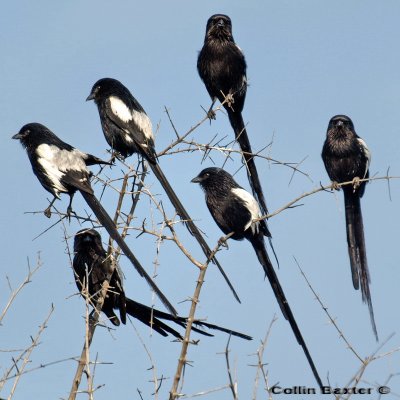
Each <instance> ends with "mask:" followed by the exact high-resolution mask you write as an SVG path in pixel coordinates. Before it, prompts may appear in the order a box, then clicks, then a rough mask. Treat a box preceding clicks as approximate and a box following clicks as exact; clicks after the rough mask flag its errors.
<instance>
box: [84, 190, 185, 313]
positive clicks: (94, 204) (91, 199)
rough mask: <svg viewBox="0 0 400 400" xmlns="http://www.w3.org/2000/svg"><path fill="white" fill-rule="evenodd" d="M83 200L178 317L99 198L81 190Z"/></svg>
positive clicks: (166, 305)
mask: <svg viewBox="0 0 400 400" xmlns="http://www.w3.org/2000/svg"><path fill="white" fill-rule="evenodd" d="M80 192H81V194H82V196H83V198H84V199H85V201H86V203H87V204H88V205H89V207H90V208H91V209H92V211H93V212H94V213H95V215H96V217H97V219H98V220H99V222H100V223H101V224H102V225H103V226H104V228H106V230H107V232H108V234H109V235H110V236H111V237H112V238H113V239H114V240H115V241H116V242H117V243H118V246H119V247H120V248H121V249H122V251H123V252H124V254H125V255H126V256H127V257H128V258H129V260H130V261H131V263H132V264H133V266H134V267H135V268H136V270H137V271H138V273H139V274H140V276H142V277H143V278H145V279H146V281H147V283H148V284H149V285H150V287H151V288H152V289H153V290H154V292H155V293H156V294H157V296H158V297H159V298H160V300H161V301H162V302H163V304H164V305H165V307H166V308H167V309H168V310H169V311H170V312H171V313H172V314H174V315H177V312H176V310H175V308H174V307H173V306H172V304H171V303H170V302H169V301H168V299H167V298H166V297H165V295H164V294H163V293H162V292H161V290H160V289H159V288H158V287H157V285H156V284H155V283H154V281H153V280H152V279H151V277H150V276H149V275H148V274H147V272H146V271H145V270H144V268H143V267H142V265H141V264H140V262H139V261H138V260H137V258H136V257H135V256H134V255H133V253H132V251H131V250H130V249H129V247H128V245H127V244H126V243H125V241H124V239H122V237H121V235H120V234H119V233H118V231H117V229H116V227H115V225H114V222H113V221H112V219H111V218H110V216H109V215H108V214H107V211H106V210H105V209H104V208H103V206H102V205H101V204H100V202H99V201H98V200H97V198H96V197H95V196H94V195H93V194H90V193H87V192H85V191H83V190H80Z"/></svg>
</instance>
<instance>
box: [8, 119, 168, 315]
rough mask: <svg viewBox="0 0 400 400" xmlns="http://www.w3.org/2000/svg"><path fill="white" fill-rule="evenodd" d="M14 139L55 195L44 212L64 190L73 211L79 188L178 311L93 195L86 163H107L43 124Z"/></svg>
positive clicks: (142, 272)
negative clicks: (64, 140)
mask: <svg viewBox="0 0 400 400" xmlns="http://www.w3.org/2000/svg"><path fill="white" fill-rule="evenodd" d="M12 138H13V139H18V140H19V141H20V142H21V144H22V146H23V147H24V148H25V149H26V151H27V153H28V157H29V160H30V162H31V165H32V170H33V172H34V174H35V175H36V177H37V178H38V179H39V182H40V183H41V184H42V186H43V187H44V188H45V189H46V190H47V191H48V192H50V193H51V194H52V195H53V196H54V199H53V201H52V203H51V204H50V206H49V207H48V208H47V209H46V211H45V213H46V214H47V215H50V214H49V213H50V207H51V205H52V204H53V202H54V201H55V199H59V198H60V194H61V193H67V194H68V195H69V196H70V203H69V206H68V211H69V212H70V211H71V202H72V197H73V195H74V194H75V192H76V191H79V192H80V193H81V194H82V196H83V198H84V199H85V201H86V203H87V204H88V205H89V207H90V208H91V209H92V211H93V212H94V214H95V215H96V217H97V219H98V220H99V222H100V224H102V225H103V226H104V227H105V228H106V230H107V232H108V233H109V235H110V236H111V237H112V238H113V239H114V240H115V241H116V242H117V243H118V245H119V246H120V247H121V249H122V251H123V252H124V254H125V255H126V256H127V257H128V258H129V260H130V261H131V263H132V264H133V266H134V267H135V268H136V270H137V271H138V273H139V274H140V275H141V276H142V277H144V278H145V279H146V281H147V282H148V284H149V285H150V286H151V288H152V289H153V290H154V291H155V292H156V294H157V295H158V297H159V298H160V299H161V301H162V302H163V303H164V305H165V306H166V307H167V308H168V310H169V311H170V312H171V313H173V314H176V310H175V309H174V307H173V306H172V305H171V303H170V302H169V301H168V299H167V298H166V297H165V296H164V294H163V293H162V292H161V290H160V289H159V288H158V287H157V285H156V284H155V283H154V281H153V280H152V279H151V277H150V276H149V275H148V274H147V272H146V271H145V270H144V268H143V267H142V266H141V264H140V263H139V261H138V260H137V259H136V257H135V256H134V255H133V253H132V251H131V250H130V249H129V247H128V245H127V244H126V243H125V241H124V240H123V239H122V237H121V236H120V234H119V233H118V231H117V229H116V227H115V225H114V222H113V221H112V219H111V218H110V216H109V215H108V214H107V212H106V210H104V208H103V206H102V205H101V204H100V202H99V201H98V200H97V198H96V197H95V195H94V192H93V189H92V187H91V185H90V175H91V173H90V172H89V170H88V168H87V166H88V165H93V164H108V163H107V162H105V161H102V160H100V159H99V158H97V157H95V156H92V155H91V154H87V153H84V152H82V151H80V150H78V149H75V148H74V147H72V146H70V145H69V144H68V143H65V142H63V141H62V140H61V139H59V138H58V137H57V136H56V135H55V134H54V133H53V132H52V131H50V129H48V128H46V127H45V126H44V125H42V124H38V123H30V124H26V125H24V126H23V127H22V128H21V130H20V131H19V132H18V133H17V134H16V135H14V136H13V137H12Z"/></svg>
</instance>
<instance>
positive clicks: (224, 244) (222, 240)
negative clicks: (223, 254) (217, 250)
mask: <svg viewBox="0 0 400 400" xmlns="http://www.w3.org/2000/svg"><path fill="white" fill-rule="evenodd" d="M226 240H227V238H226V236H222V237H221V238H219V240H218V246H220V247H225V248H226V249H229V246H228V242H227V241H226Z"/></svg>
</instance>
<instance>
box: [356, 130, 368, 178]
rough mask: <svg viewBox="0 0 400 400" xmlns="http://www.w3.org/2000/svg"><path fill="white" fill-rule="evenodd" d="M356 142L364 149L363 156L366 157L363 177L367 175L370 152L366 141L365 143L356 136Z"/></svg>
mask: <svg viewBox="0 0 400 400" xmlns="http://www.w3.org/2000/svg"><path fill="white" fill-rule="evenodd" d="M357 140H358V143H360V145H361V147H362V149H363V151H364V155H365V157H367V166H366V168H365V172H364V176H363V178H365V176H366V175H367V171H368V169H369V165H370V164H371V152H370V151H369V149H368V146H367V143H365V141H364V140H363V139H361V138H357Z"/></svg>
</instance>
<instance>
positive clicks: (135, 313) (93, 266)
mask: <svg viewBox="0 0 400 400" xmlns="http://www.w3.org/2000/svg"><path fill="white" fill-rule="evenodd" d="M74 253H75V256H74V260H73V268H74V272H75V281H76V284H77V287H78V290H79V291H80V292H82V291H83V290H84V289H86V288H87V292H88V293H89V295H90V297H91V300H92V301H91V304H93V303H94V304H95V303H96V301H97V297H98V293H100V291H101V289H102V285H103V282H104V281H105V280H106V278H107V275H110V274H111V279H110V281H109V282H110V287H109V290H108V291H107V294H106V297H105V299H104V304H103V308H102V311H103V312H104V313H105V314H106V316H107V317H108V319H109V320H110V322H111V323H113V324H114V325H116V326H118V325H120V320H121V322H122V323H123V324H126V315H127V314H129V315H131V316H132V317H133V318H136V319H138V320H139V321H141V322H142V323H143V324H145V325H147V326H150V327H151V328H152V329H154V330H155V331H156V332H158V333H159V334H160V335H162V336H168V334H172V335H173V336H175V337H176V338H179V339H182V336H181V334H180V333H179V332H177V331H176V330H175V329H173V328H171V327H170V326H168V325H167V324H165V323H164V322H163V321H162V320H166V321H171V322H173V323H175V324H177V325H179V326H181V327H183V328H186V324H187V318H182V317H178V316H174V315H171V314H168V313H165V312H162V311H159V310H156V309H154V308H151V307H148V306H146V305H144V304H141V303H138V302H136V301H134V300H131V299H129V298H127V297H126V296H125V292H124V288H123V283H122V278H121V276H120V274H119V271H118V267H117V268H114V270H113V269H112V268H113V263H112V259H111V258H110V256H108V255H107V253H106V251H105V250H104V248H103V245H102V241H101V236H100V234H99V233H98V232H97V231H96V230H94V229H82V230H80V231H79V232H77V233H76V235H75V239H74ZM114 310H118V311H119V316H120V318H118V317H117V315H116V314H115V312H114ZM194 325H195V326H194V327H193V330H194V331H195V332H198V333H201V334H203V335H206V336H213V335H212V334H210V333H207V332H204V331H202V330H200V329H199V328H203V327H205V328H209V329H214V330H218V331H222V332H226V333H228V334H231V335H233V336H237V337H240V338H242V339H246V340H251V339H252V338H251V337H250V336H248V335H245V334H242V333H239V332H235V331H232V330H230V329H226V328H222V327H220V326H218V325H214V324H208V323H206V322H202V321H195V322H194Z"/></svg>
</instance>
